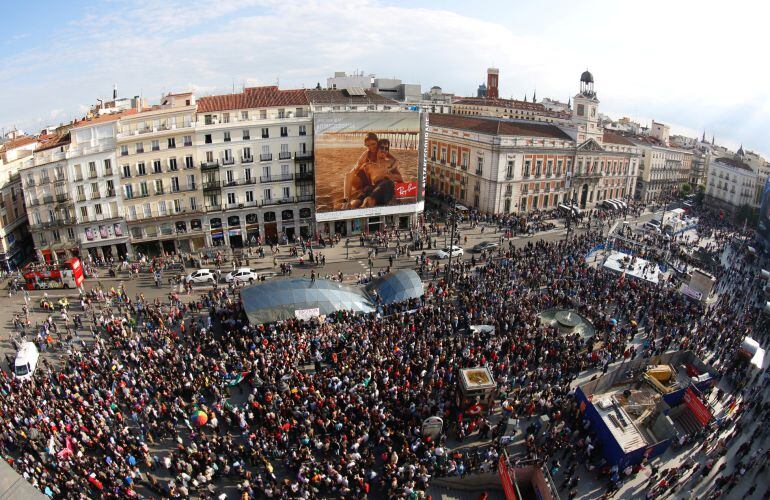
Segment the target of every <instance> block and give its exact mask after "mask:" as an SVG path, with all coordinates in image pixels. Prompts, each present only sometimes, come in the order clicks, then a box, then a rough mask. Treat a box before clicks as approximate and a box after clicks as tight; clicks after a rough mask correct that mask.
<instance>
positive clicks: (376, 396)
mask: <svg viewBox="0 0 770 500" xmlns="http://www.w3.org/2000/svg"><path fill="white" fill-rule="evenodd" d="M471 222H473V221H471ZM503 223H504V224H513V223H515V222H511V221H508V222H505V221H503ZM703 230H704V234H705V231H709V232H710V233H711V237H713V238H715V239H716V241H720V239H722V240H724V239H726V238H729V237H730V234H732V233H730V232H729V231H728V230H727V229H726V228H717V227H713V228H712V227H709V226H706V225H705V223H704V229H703ZM431 236H432V231H431V230H427V229H426V230H425V231H419V232H418V231H414V232H413V233H409V234H408V238H409V241H410V242H412V243H414V242H419V241H421V240H423V241H424V240H425V239H427V238H430V237H431ZM383 238H384V240H385V241H392V240H390V238H391V237H390V236H384V237H383ZM404 238H405V239H404V240H403V241H402V240H401V235H398V236H394V239H395V243H396V246H401V245H403V244H405V242H406V241H407V240H406V238H407V235H406V234H405V235H404ZM602 240H603V237H602V235H601V233H598V232H587V233H584V234H580V235H576V236H573V237H572V238H571V239H569V240H562V241H558V242H552V243H547V242H542V241H540V242H534V241H530V242H528V243H527V245H526V246H524V247H523V248H513V246H509V247H507V248H505V247H502V246H501V247H498V248H497V249H496V250H495V253H494V255H492V256H491V257H493V258H489V259H482V260H480V261H479V262H476V261H475V259H474V261H470V260H458V261H455V263H454V264H453V266H452V269H451V270H450V272H451V283H452V293H449V292H448V290H447V287H446V284H445V283H444V282H443V281H442V280H437V281H435V282H433V283H431V284H430V285H429V286H428V288H427V289H426V292H425V295H424V296H423V297H422V298H420V299H414V300H411V301H409V302H407V303H400V304H392V305H389V306H383V307H382V308H381V309H380V310H379V311H378V312H377V313H376V314H370V315H354V314H351V313H347V312H344V311H343V312H339V313H337V314H334V315H332V316H330V317H327V318H325V319H324V320H323V321H322V322H319V321H318V320H316V319H313V320H310V321H309V322H301V321H298V320H288V321H284V322H280V323H276V324H263V325H250V324H249V323H248V322H247V321H246V317H245V314H244V311H243V307H242V304H241V303H240V300H239V296H238V292H237V290H228V289H219V288H217V287H214V288H213V289H212V290H210V291H208V292H207V293H205V294H203V295H201V296H200V297H198V298H193V297H192V296H179V295H177V294H176V293H171V294H170V295H169V297H168V300H166V301H160V300H155V301H148V300H145V299H144V297H143V296H141V295H138V296H136V297H133V298H132V297H129V296H128V295H127V294H126V293H125V291H124V290H122V289H118V290H114V291H113V292H112V294H108V296H109V295H113V296H114V299H115V300H111V301H110V302H109V306H107V305H104V306H100V302H99V301H98V300H96V301H94V302H93V303H91V302H89V301H88V300H86V301H84V302H83V303H82V304H83V307H84V308H85V309H87V313H85V314H84V316H86V317H87V318H88V320H86V324H87V326H88V327H89V328H91V330H92V331H93V333H94V336H95V339H96V341H95V343H94V344H93V345H89V346H88V347H87V348H83V349H71V350H69V351H67V354H66V359H65V360H64V362H63V365H62V366H61V368H54V367H53V366H50V365H49V364H48V363H47V362H45V361H44V362H43V363H44V365H43V367H42V368H41V369H39V370H38V372H37V373H36V375H35V378H34V383H20V382H19V381H17V380H14V379H13V378H12V377H11V376H10V375H9V374H8V373H7V372H5V371H3V372H2V375H0V420H1V421H2V424H1V425H0V452H2V454H3V455H4V456H6V457H8V460H9V461H10V462H11V463H12V465H13V466H14V468H15V469H16V470H17V471H19V472H20V473H21V474H22V475H24V477H25V478H27V479H28V480H29V481H31V482H32V483H33V484H34V485H35V486H37V487H38V488H39V489H41V490H42V491H44V492H45V493H46V494H48V495H49V496H52V497H55V498H92V497H94V496H98V495H101V496H103V497H106V498H119V497H120V498H122V497H127V496H136V495H147V494H148V493H152V494H156V495H162V496H165V497H171V498H186V497H189V496H190V495H198V496H200V497H203V498H217V497H221V496H222V495H225V494H227V493H228V492H232V491H234V490H235V489H237V491H238V494H239V495H241V497H242V498H258V497H267V498H313V497H344V498H364V497H366V496H368V495H381V496H387V497H389V498H421V497H424V496H426V491H427V488H428V486H429V484H430V481H431V478H435V477H443V476H463V475H465V474H467V473H470V472H475V471H493V470H494V469H495V467H496V464H497V457H498V455H499V453H500V448H499V446H497V445H496V444H495V443H496V441H494V440H492V441H491V442H489V439H492V438H495V437H498V436H499V435H500V434H501V433H502V431H503V425H502V424H498V425H492V424H491V423H490V421H491V420H492V419H491V418H490V417H491V416H492V414H493V413H498V412H499V411H500V410H501V408H504V409H503V411H505V412H506V414H508V415H510V416H513V417H519V418H522V419H527V418H529V417H533V416H538V415H548V416H549V417H550V419H551V422H553V423H554V425H553V426H552V428H551V429H550V430H549V431H548V436H547V439H544V440H539V439H536V435H537V431H538V429H537V425H536V424H535V423H534V421H528V422H529V423H528V424H527V425H528V428H527V429H526V434H527V438H526V443H527V450H528V451H527V453H528V456H529V457H530V458H533V459H536V460H538V461H539V463H546V464H548V465H549V466H550V468H551V473H552V474H554V475H555V477H556V478H557V479H562V480H563V485H564V487H566V488H568V489H569V490H570V492H571V493H570V495H573V494H574V491H575V487H576V486H577V483H578V478H579V475H578V474H577V473H576V469H577V467H578V466H579V464H586V466H587V468H588V469H589V470H595V472H596V474H598V475H601V476H602V477H605V478H606V480H607V484H608V491H612V490H614V489H616V488H618V487H619V485H620V483H621V481H622V480H623V479H624V478H626V477H629V476H631V475H633V474H636V473H638V472H639V470H640V467H630V466H629V467H628V468H627V469H623V470H619V469H618V468H617V467H614V468H613V467H609V466H606V464H604V463H603V461H602V459H601V453H600V451H601V450H600V444H599V443H598V441H597V440H596V437H595V436H593V435H592V432H591V429H590V428H588V426H587V425H586V422H585V421H584V420H583V418H582V416H581V414H580V412H579V411H578V410H577V406H576V403H575V399H574V398H573V394H574V393H573V392H572V390H571V388H570V383H571V382H572V381H573V380H574V379H575V378H576V377H577V376H578V374H579V373H580V372H582V371H584V370H587V369H591V368H596V369H601V370H604V371H607V369H608V367H609V365H610V363H612V362H614V361H617V360H621V359H624V358H625V359H628V358H631V357H634V356H648V355H652V354H656V353H662V352H665V351H667V350H670V349H686V348H694V349H696V351H697V352H698V353H699V354H701V355H702V356H704V357H707V358H708V359H709V360H710V361H711V362H712V363H714V364H716V366H717V368H718V370H719V371H720V372H721V373H728V369H730V370H729V376H730V377H731V379H732V380H733V382H734V384H735V386H736V388H737V389H740V388H742V387H744V386H745V385H746V383H747V382H748V381H749V379H750V378H751V377H752V375H751V373H750V372H749V371H748V369H747V368H746V367H745V366H743V365H738V364H737V363H738V362H737V360H736V359H735V354H734V353H735V349H734V347H735V345H736V344H737V343H740V340H741V339H742V338H743V336H744V335H745V334H752V333H755V323H754V322H753V321H752V317H751V307H750V304H749V301H750V300H749V297H748V295H747V297H746V298H744V300H741V299H740V298H739V297H738V296H737V295H736V294H732V295H731V294H725V295H723V296H722V298H721V299H720V300H719V301H718V302H717V303H716V304H714V305H713V306H710V307H709V308H708V309H704V307H703V306H702V305H701V304H700V303H698V302H695V301H691V300H689V299H687V298H686V297H684V296H683V295H681V294H679V293H678V292H677V291H676V290H675V289H674V288H672V287H668V286H666V285H665V284H660V285H653V284H650V283H646V282H642V281H636V280H632V279H619V278H618V276H617V275H613V274H610V273H607V272H604V271H602V270H601V269H597V268H596V267H594V266H592V265H590V264H589V262H587V261H586V259H585V255H586V254H587V253H588V252H589V250H590V249H591V248H593V247H595V246H596V244H597V243H599V242H601V241H602ZM412 246H413V247H415V246H414V245H412ZM415 248H417V247H415ZM713 251H714V252H716V251H717V249H716V248H714V249H713ZM735 255H737V257H736V259H738V260H736V261H735V266H736V269H738V272H731V273H727V274H725V276H720V286H727V287H730V286H733V287H740V286H741V284H742V283H743V282H745V280H749V281H751V279H752V278H751V273H752V272H753V268H752V267H751V265H750V263H749V262H747V261H745V260H741V259H744V258H743V257H742V256H741V255H742V254H741V253H740V252H739V251H738V250H736V251H735ZM417 263H418V264H419V258H418V260H417ZM433 269H435V270H437V273H436V277H439V276H440V275H442V276H443V272H444V271H445V269H442V268H441V267H440V266H439V265H438V264H435V265H434V268H433ZM438 271H441V273H439V272H438ZM741 280H744V281H741ZM751 285H752V286H753V283H751ZM725 297H732V298H725ZM565 307H566V308H571V309H576V310H577V311H578V312H580V313H581V314H582V315H583V316H585V317H586V318H588V319H589V320H590V321H591V322H592V323H593V325H594V327H595V328H596V334H595V335H594V336H593V337H591V338H583V337H581V336H580V335H579V334H575V335H566V336H565V335H562V334H560V333H559V332H558V331H557V330H556V329H555V328H554V327H551V326H549V325H548V324H545V323H543V322H542V321H541V320H540V319H539V317H538V313H539V312H541V311H544V310H547V309H551V308H565ZM78 318H80V316H78ZM62 321H64V323H65V324H66V327H67V328H70V327H71V328H73V329H74V330H77V328H78V325H76V324H74V320H72V323H73V324H72V325H71V326H70V325H69V324H67V323H70V320H69V318H67V319H66V320H65V319H62ZM80 321H81V324H80V327H81V328H82V327H83V326H82V319H81V320H80ZM89 321H90V325H89V324H88V322H89ZM51 322H54V321H53V319H52V320H51ZM479 324H482V325H491V326H493V327H494V328H490V329H483V330H473V329H471V328H470V327H471V325H479ZM639 327H641V328H642V329H644V331H645V332H646V333H645V334H646V342H645V343H644V344H643V346H642V347H641V348H639V349H636V348H634V347H631V346H629V341H630V339H631V338H632V337H633V336H634V335H635V334H636V333H637V331H638V330H637V328H639ZM759 333H760V334H761V335H767V331H766V330H765V332H764V333H762V332H759ZM761 335H760V337H761ZM762 338H763V337H762ZM763 340H765V339H764V338H763ZM475 366H487V367H488V368H489V369H490V370H491V372H492V374H493V377H494V379H495V382H496V383H497V386H498V388H499V395H498V397H497V398H496V401H495V404H494V406H493V407H492V408H489V409H487V410H485V411H482V412H476V411H473V412H469V411H468V409H467V408H463V407H460V406H458V404H457V391H458V377H459V371H460V370H461V369H462V368H467V367H475ZM752 396H753V397H754V399H753V400H752V399H749V398H747V399H746V401H753V402H752V403H751V405H749V406H748V407H749V408H751V409H752V410H755V409H756V408H759V411H760V412H764V413H763V414H765V415H766V414H767V404H764V406H762V400H761V398H759V399H757V397H756V396H755V395H753V394H752ZM741 406H742V407H743V406H744V404H743V403H742V404H741ZM196 411H200V412H203V413H204V414H205V415H207V419H208V421H207V422H206V423H205V424H204V425H199V424H197V423H196V422H195V421H194V420H193V419H192V417H191V416H192V415H193V413H194V412H196ZM433 415H439V416H441V417H442V418H443V420H444V422H445V426H444V429H443V432H442V433H441V435H440V436H439V437H438V438H437V439H430V438H426V437H425V436H423V435H422V433H421V431H420V426H421V423H422V421H423V419H425V418H426V417H429V416H433ZM464 441H474V442H478V443H483V444H484V445H483V446H479V447H470V448H462V449H458V448H456V446H455V445H456V444H458V443H460V442H464ZM561 452H563V453H564V454H563V455H559V453H561ZM559 459H563V460H565V461H566V466H565V467H564V468H563V470H562V466H561V464H560V463H559Z"/></svg>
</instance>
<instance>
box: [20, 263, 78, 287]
mask: <svg viewBox="0 0 770 500" xmlns="http://www.w3.org/2000/svg"><path fill="white" fill-rule="evenodd" d="M23 276H24V281H25V282H26V283H25V286H26V288H27V290H48V289H51V288H79V287H80V285H82V284H83V282H84V281H85V276H84V275H83V264H82V263H81V262H80V259H78V258H77V257H73V258H71V259H69V260H67V261H65V262H63V263H62V264H59V265H58V266H55V265H45V266H40V265H35V264H30V265H29V266H27V267H26V268H25V269H24V273H23Z"/></svg>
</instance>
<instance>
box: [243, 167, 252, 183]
mask: <svg viewBox="0 0 770 500" xmlns="http://www.w3.org/2000/svg"><path fill="white" fill-rule="evenodd" d="M243 178H244V179H246V180H247V181H250V180H251V169H250V168H244V169H243Z"/></svg>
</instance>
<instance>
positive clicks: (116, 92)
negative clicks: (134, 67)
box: [112, 83, 118, 101]
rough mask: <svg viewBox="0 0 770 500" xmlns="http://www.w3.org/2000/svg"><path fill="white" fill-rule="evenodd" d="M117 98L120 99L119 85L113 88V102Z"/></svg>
mask: <svg viewBox="0 0 770 500" xmlns="http://www.w3.org/2000/svg"><path fill="white" fill-rule="evenodd" d="M117 98H118V84H117V83H116V84H115V85H113V86H112V100H113V101H114V100H115V99H117Z"/></svg>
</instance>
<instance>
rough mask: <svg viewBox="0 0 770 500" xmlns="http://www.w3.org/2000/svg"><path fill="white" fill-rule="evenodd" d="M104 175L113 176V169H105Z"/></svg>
mask: <svg viewBox="0 0 770 500" xmlns="http://www.w3.org/2000/svg"><path fill="white" fill-rule="evenodd" d="M104 176H105V177H112V176H113V173H112V169H111V168H108V169H107V170H105V171H104Z"/></svg>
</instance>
